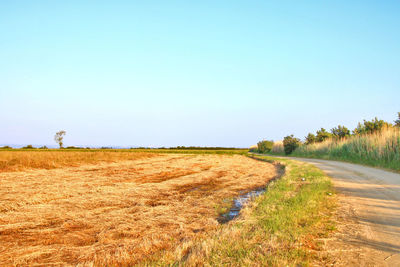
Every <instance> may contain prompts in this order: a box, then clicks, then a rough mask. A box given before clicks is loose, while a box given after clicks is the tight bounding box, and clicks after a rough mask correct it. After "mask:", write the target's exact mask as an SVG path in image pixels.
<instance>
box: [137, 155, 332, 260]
mask: <svg viewBox="0 0 400 267" xmlns="http://www.w3.org/2000/svg"><path fill="white" fill-rule="evenodd" d="M253 157H255V158H256V159H258V160H264V161H275V160H277V161H279V162H280V163H281V164H283V165H284V166H285V167H286V173H285V174H284V175H283V176H282V177H281V178H280V179H277V180H275V181H274V182H271V183H270V184H269V185H268V187H267V192H266V193H264V194H263V195H262V196H260V197H258V198H257V199H256V200H255V201H254V202H253V203H252V204H251V205H249V206H248V207H246V208H245V209H244V210H242V215H241V217H240V218H239V219H237V220H235V221H232V222H230V223H229V224H227V225H221V226H220V228H219V229H218V230H217V232H216V233H210V234H209V237H208V238H206V239H202V240H197V241H191V242H187V243H183V244H181V245H180V246H179V247H178V248H177V249H176V251H174V252H165V253H163V254H161V255H157V256H156V257H153V259H152V260H151V261H147V262H144V263H143V265H146V266H147V265H170V266H204V265H205V266H307V265H311V264H314V263H315V262H320V261H321V260H323V259H321V258H319V257H318V253H317V251H318V250H319V249H320V245H319V244H318V241H317V240H318V238H323V237H326V236H327V235H328V233H329V232H330V231H331V230H333V229H334V223H333V222H331V220H330V213H331V211H332V208H333V207H334V205H335V198H334V197H332V196H330V193H331V192H332V185H331V181H330V179H329V178H328V177H327V176H325V175H324V173H323V172H322V171H321V170H319V169H318V168H316V167H314V166H312V165H309V164H306V163H301V162H297V161H292V160H286V159H275V158H271V157H266V156H253ZM302 178H304V179H302Z"/></svg>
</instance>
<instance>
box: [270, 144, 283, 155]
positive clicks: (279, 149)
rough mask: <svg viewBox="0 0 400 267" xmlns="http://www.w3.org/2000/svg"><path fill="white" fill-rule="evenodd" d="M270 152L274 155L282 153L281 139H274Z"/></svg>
mask: <svg viewBox="0 0 400 267" xmlns="http://www.w3.org/2000/svg"><path fill="white" fill-rule="evenodd" d="M271 153H272V154H275V155H284V154H285V150H284V148H283V141H275V142H274V145H273V146H272V149H271Z"/></svg>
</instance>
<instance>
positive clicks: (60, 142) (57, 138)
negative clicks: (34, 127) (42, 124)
mask: <svg viewBox="0 0 400 267" xmlns="http://www.w3.org/2000/svg"><path fill="white" fill-rule="evenodd" d="M65 134H66V132H65V131H64V130H62V131H59V132H57V133H56V135H55V136H54V141H56V143H57V144H58V145H59V146H60V148H62V147H63V139H64V135H65Z"/></svg>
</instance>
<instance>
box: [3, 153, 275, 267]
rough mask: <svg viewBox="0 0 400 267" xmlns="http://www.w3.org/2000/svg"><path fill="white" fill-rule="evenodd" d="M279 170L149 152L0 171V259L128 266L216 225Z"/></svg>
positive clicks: (237, 159)
mask: <svg viewBox="0 0 400 267" xmlns="http://www.w3.org/2000/svg"><path fill="white" fill-rule="evenodd" d="M277 175H278V167H277V166H275V165H272V164H269V163H266V162H260V161H256V160H252V159H250V158H247V157H244V156H240V155H181V154H180V155H178V154H153V155H152V156H151V157H138V158H136V159H131V160H126V159H124V160H122V159H121V160H120V161H116V162H104V161H102V162H98V163H97V164H95V165H94V164H92V165H81V166H77V167H64V168H57V169H48V170H47V169H38V170H26V171H20V172H2V173H0V181H1V187H0V203H1V205H0V265H13V264H16V265H18V264H21V265H50V264H55V265H93V264H94V265H132V264H135V263H138V262H140V261H141V260H144V259H146V257H148V256H150V255H154V254H155V253H157V252H159V251H162V250H171V249H174V248H175V247H176V246H177V245H178V244H179V243H182V242H183V241H187V240H193V239H196V238H201V237H202V236H203V235H204V234H205V233H206V232H208V233H209V232H210V231H213V230H215V229H216V228H217V227H218V222H217V217H218V212H219V211H220V210H221V209H222V208H221V207H223V206H224V205H225V206H226V203H229V202H230V200H231V199H232V198H233V197H235V196H238V194H239V193H240V192H243V191H249V190H251V189H253V188H257V187H260V186H262V185H265V184H266V183H267V182H268V181H269V180H270V179H272V178H274V177H276V176H277Z"/></svg>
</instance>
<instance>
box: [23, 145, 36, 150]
mask: <svg viewBox="0 0 400 267" xmlns="http://www.w3.org/2000/svg"><path fill="white" fill-rule="evenodd" d="M34 148H35V147H33V146H32V145H27V146H24V147H23V148H22V149H34Z"/></svg>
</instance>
